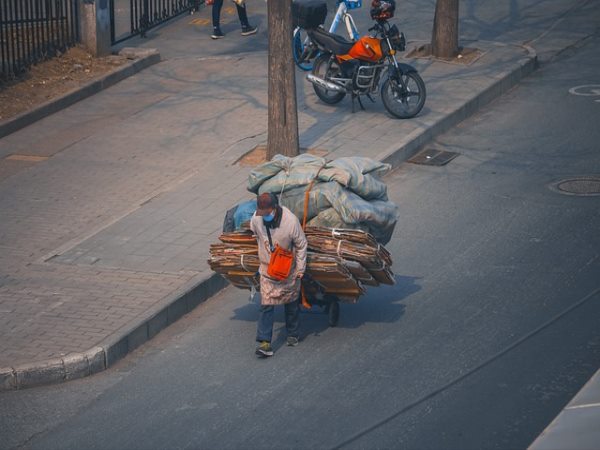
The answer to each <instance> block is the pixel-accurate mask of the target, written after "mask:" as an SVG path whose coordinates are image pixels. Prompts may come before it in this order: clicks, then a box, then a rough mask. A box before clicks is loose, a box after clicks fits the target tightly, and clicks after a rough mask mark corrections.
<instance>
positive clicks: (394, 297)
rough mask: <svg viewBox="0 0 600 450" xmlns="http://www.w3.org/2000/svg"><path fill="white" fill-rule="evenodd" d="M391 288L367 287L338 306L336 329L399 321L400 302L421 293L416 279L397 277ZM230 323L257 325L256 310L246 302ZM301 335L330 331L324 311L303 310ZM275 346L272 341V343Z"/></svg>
mask: <svg viewBox="0 0 600 450" xmlns="http://www.w3.org/2000/svg"><path fill="white" fill-rule="evenodd" d="M395 279H396V284H395V285H394V286H381V287H378V288H370V289H368V290H367V294H366V295H365V296H363V297H361V299H360V300H359V301H358V303H356V304H346V303H341V304H340V320H339V323H338V326H337V327H338V328H358V327H360V326H362V325H364V324H366V323H369V322H371V323H392V322H396V321H398V320H399V319H400V318H401V317H402V315H403V314H404V309H405V306H404V305H403V304H402V303H401V302H402V301H403V300H405V299H406V298H407V297H409V296H410V295H412V294H414V293H416V292H418V291H420V290H421V286H420V285H419V284H417V282H416V281H417V280H419V278H418V277H409V276H402V275H396V277H395ZM233 313H234V315H233V317H231V320H243V321H248V322H256V320H257V319H258V307H257V305H255V304H254V303H247V304H246V305H244V306H241V307H239V308H237V309H235V310H234V311H233ZM301 321H302V322H301V323H302V326H301V333H302V336H303V337H306V336H309V335H312V336H318V335H319V334H320V333H322V332H323V331H325V330H326V329H327V328H329V323H328V317H327V314H325V312H324V309H323V308H321V307H318V306H313V308H312V309H311V310H308V311H307V310H305V309H302V317H301ZM283 322H284V316H283V308H282V307H278V308H276V309H275V327H274V330H273V331H274V336H276V338H275V339H274V341H278V340H281V339H283V340H285V336H283V338H282V337H281V336H280V334H281V332H283V335H285V327H284V326H283ZM274 344H275V342H274Z"/></svg>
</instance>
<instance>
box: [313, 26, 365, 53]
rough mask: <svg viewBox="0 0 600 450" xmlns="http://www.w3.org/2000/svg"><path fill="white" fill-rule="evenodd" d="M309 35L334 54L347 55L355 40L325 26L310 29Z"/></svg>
mask: <svg viewBox="0 0 600 450" xmlns="http://www.w3.org/2000/svg"><path fill="white" fill-rule="evenodd" d="M308 35H309V36H310V38H311V39H312V40H313V41H314V42H316V43H317V44H318V45H319V46H320V47H323V48H324V49H325V50H327V51H330V52H331V53H333V54H334V55H345V54H346V53H348V52H349V51H350V49H351V48H352V46H353V45H354V42H352V41H349V40H347V39H345V38H343V37H342V36H340V35H339V34H334V33H330V32H329V31H327V30H325V29H323V28H315V29H313V30H308Z"/></svg>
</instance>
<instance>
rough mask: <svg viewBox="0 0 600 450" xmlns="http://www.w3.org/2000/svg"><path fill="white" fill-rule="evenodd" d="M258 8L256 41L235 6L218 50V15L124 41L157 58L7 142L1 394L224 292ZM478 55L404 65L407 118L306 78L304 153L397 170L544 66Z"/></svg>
mask: <svg viewBox="0 0 600 450" xmlns="http://www.w3.org/2000/svg"><path fill="white" fill-rule="evenodd" d="M249 4H250V6H249V8H250V11H251V20H252V21H253V22H254V23H255V24H258V25H259V26H260V27H261V28H260V32H259V33H258V34H257V35H255V36H252V37H241V36H240V35H239V30H238V24H237V23H236V20H237V19H236V18H235V17H234V16H233V11H234V10H233V8H230V9H231V10H228V8H225V14H226V15H228V16H226V18H225V20H224V25H223V29H224V31H225V32H226V33H227V38H226V39H223V40H220V41H211V40H210V39H208V31H207V30H208V29H207V28H206V25H207V24H208V23H209V22H208V17H209V11H207V10H206V9H201V11H199V12H198V13H197V14H195V15H193V16H183V17H181V18H180V19H178V20H176V21H174V22H171V23H170V24H167V25H166V26H164V27H162V28H160V29H158V30H155V31H153V32H152V39H151V40H148V41H143V40H140V39H134V40H132V41H130V42H128V43H126V45H127V46H134V47H135V46H139V47H144V46H145V47H148V46H152V47H156V48H157V49H158V50H159V52H160V53H161V55H162V59H163V60H162V62H160V63H158V64H156V65H153V66H152V67H149V68H147V69H145V70H144V71H142V72H140V73H137V74H135V75H133V76H131V77H130V78H128V79H126V80H123V81H121V82H120V83H118V84H116V85H114V86H112V87H110V88H108V89H106V90H103V91H102V92H100V93H98V94H96V95H94V96H92V97H89V98H87V99H85V100H82V101H80V102H78V103H76V104H74V105H72V106H69V107H68V108H66V109H63V110H61V111H59V112H56V113H54V114H52V115H49V116H48V117H46V118H44V119H42V120H39V121H37V122H35V123H33V124H31V125H29V126H27V127H26V128H23V129H21V130H19V131H16V132H14V133H12V134H10V135H8V136H6V137H4V138H2V139H0V210H1V211H2V221H1V223H0V391H1V390H10V389H21V388H26V387H30V386H35V385H40V384H46V383H53V382H62V381H66V380H70V379H74V378H79V377H83V376H87V375H90V374H93V373H96V372H99V371H102V370H104V369H106V368H107V367H110V366H111V365H113V364H114V363H115V362H116V361H117V360H119V359H120V358H122V357H123V356H124V355H126V354H127V353H128V352H130V351H132V350H133V349H135V348H136V347H138V346H139V345H141V344H143V343H144V342H145V341H147V340H148V339H151V338H152V337H153V336H155V335H156V334H157V333H158V332H159V331H160V330H161V329H162V328H164V327H166V326H167V325H169V324H170V323H172V322H174V321H175V320H177V319H178V318H179V317H181V316H182V315H183V314H185V313H187V312H189V311H190V310H191V309H193V308H194V307H195V306H197V305H198V304H199V303H200V302H202V301H204V300H205V299H207V298H209V297H210V296H212V295H213V294H214V293H215V292H217V291H218V290H220V289H222V288H224V287H225V285H226V284H225V282H224V280H223V279H222V278H220V277H219V276H216V275H214V274H213V273H212V272H211V271H210V270H209V268H208V265H207V263H206V259H207V257H208V248H209V244H210V243H213V242H215V241H216V240H217V237H218V235H219V233H220V230H221V225H222V221H223V217H224V214H225V211H226V210H227V209H229V208H230V207H231V206H232V205H234V204H236V203H238V202H239V201H241V200H244V199H247V198H250V197H251V195H250V194H249V193H248V192H247V191H246V189H245V187H246V179H247V175H248V173H249V171H250V170H251V168H249V167H244V166H241V165H239V164H238V163H237V161H238V160H239V159H240V158H241V157H242V156H243V155H244V154H246V153H247V152H249V151H250V150H252V149H253V148H254V147H255V146H256V145H259V144H264V143H265V142H266V136H267V135H266V133H267V130H266V127H267V80H266V73H267V54H266V6H265V3H264V2H262V1H252V0H251V1H250V2H249ZM203 27H204V28H203ZM427 27H428V28H429V27H430V24H427ZM409 39H410V35H409ZM418 44H419V42H414V41H413V42H411V41H410V40H409V47H415V46H416V45H418ZM469 47H476V48H478V49H479V50H481V51H482V52H483V55H482V56H481V57H480V58H479V59H478V60H476V61H475V62H473V63H472V64H471V65H459V64H449V63H444V62H439V61H433V60H430V59H418V60H413V61H409V62H410V63H412V64H414V65H415V66H416V67H417V68H418V70H419V71H420V73H421V75H422V77H423V79H424V80H425V83H426V86H427V90H428V97H427V102H426V104H425V107H424V109H423V111H422V112H421V113H420V114H419V116H417V117H416V118H414V119H411V120H404V121H400V120H396V119H392V118H390V117H389V116H388V115H387V114H386V112H385V110H384V108H383V105H382V103H381V101H380V99H377V103H375V104H370V103H368V102H367V103H366V104H365V106H366V111H358V112H356V113H354V114H353V113H351V107H350V100H349V99H345V100H344V101H343V102H342V103H341V104H340V105H338V106H336V107H331V106H328V105H325V104H323V103H321V102H319V101H318V99H317V98H316V95H314V93H313V91H312V87H311V86H310V85H309V83H308V82H306V81H305V80H304V74H303V73H302V72H300V71H298V73H297V95H298V108H299V129H300V142H301V146H302V147H304V148H315V149H319V150H322V151H324V152H326V157H327V158H331V159H333V158H337V157H341V156H354V155H361V156H369V157H372V158H375V159H378V160H382V161H386V162H389V163H391V164H392V165H393V166H398V165H399V164H401V163H402V162H403V161H404V160H406V159H407V158H409V157H410V156H412V155H413V154H414V153H415V152H416V151H417V150H418V149H419V148H421V147H422V146H423V145H424V144H426V143H428V142H430V141H431V140H432V139H433V138H434V137H435V136H437V135H439V134H440V133H442V132H444V131H446V130H448V129H449V128H451V127H452V126H454V125H456V124H457V123H459V122H460V121H461V120H463V119H464V118H466V117H468V116H469V115H471V114H473V113H474V112H476V111H477V110H478V109H479V108H480V107H481V106H482V105H485V104H486V103H488V102H490V101H491V100H493V99H494V98H496V97H498V96H499V95H501V94H502V93H504V92H506V91H507V90H509V89H510V88H511V87H513V86H514V85H515V84H517V83H518V82H519V80H520V79H521V78H522V77H524V76H526V75H527V74H529V73H530V72H531V71H533V70H534V68H535V66H536V54H535V51H534V50H533V49H532V48H529V47H525V46H519V45H513V44H506V43H501V42H492V41H484V40H476V41H473V42H470V43H469ZM11 155H12V156H11ZM7 157H10V158H8V159H7Z"/></svg>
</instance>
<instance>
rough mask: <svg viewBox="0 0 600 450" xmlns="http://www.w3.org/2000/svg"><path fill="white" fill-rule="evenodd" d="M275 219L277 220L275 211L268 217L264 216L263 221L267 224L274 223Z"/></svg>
mask: <svg viewBox="0 0 600 450" xmlns="http://www.w3.org/2000/svg"><path fill="white" fill-rule="evenodd" d="M274 218H275V211H271V213H270V214H267V215H266V216H263V220H264V221H265V222H273V219H274Z"/></svg>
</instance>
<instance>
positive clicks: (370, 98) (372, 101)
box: [366, 93, 375, 103]
mask: <svg viewBox="0 0 600 450" xmlns="http://www.w3.org/2000/svg"><path fill="white" fill-rule="evenodd" d="M366 95H367V98H368V99H369V100H371V103H375V99H374V98H373V97H371V94H370V93H369V94H366Z"/></svg>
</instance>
